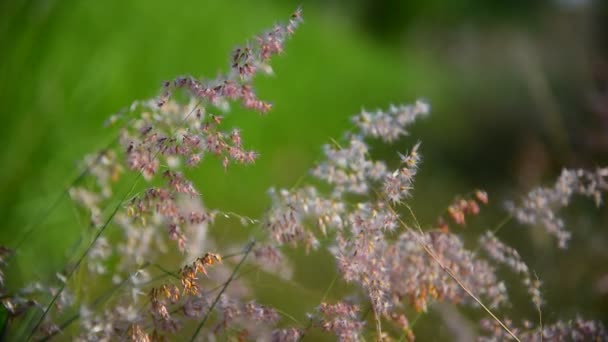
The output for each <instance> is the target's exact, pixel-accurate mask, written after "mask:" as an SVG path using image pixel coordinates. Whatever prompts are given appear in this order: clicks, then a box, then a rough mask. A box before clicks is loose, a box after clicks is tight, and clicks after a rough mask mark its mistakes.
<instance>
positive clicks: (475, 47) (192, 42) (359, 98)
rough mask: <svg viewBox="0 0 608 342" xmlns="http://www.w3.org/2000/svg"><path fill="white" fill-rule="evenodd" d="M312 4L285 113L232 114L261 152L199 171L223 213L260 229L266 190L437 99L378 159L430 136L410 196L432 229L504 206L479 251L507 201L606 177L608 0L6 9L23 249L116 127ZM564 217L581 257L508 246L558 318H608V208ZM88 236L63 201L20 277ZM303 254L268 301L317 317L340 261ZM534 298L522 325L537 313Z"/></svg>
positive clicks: (7, 222)
mask: <svg viewBox="0 0 608 342" xmlns="http://www.w3.org/2000/svg"><path fill="white" fill-rule="evenodd" d="M298 5H302V7H303V9H304V17H305V23H304V24H303V25H302V26H301V28H300V29H299V31H298V32H297V34H296V35H295V36H294V38H293V39H292V40H291V41H290V42H289V43H288V45H287V48H286V53H285V54H284V55H283V56H280V57H278V58H275V59H274V61H273V67H274V70H275V74H276V75H275V76H273V77H270V78H263V77H260V78H258V79H257V80H256V86H257V88H258V93H259V95H260V96H261V97H262V98H264V99H268V100H271V101H272V102H273V104H274V109H273V111H272V112H271V113H270V115H268V116H266V117H262V116H258V115H256V114H252V113H248V112H244V111H238V110H237V111H235V112H234V113H233V114H231V116H230V117H229V119H228V120H229V124H230V125H234V126H238V127H240V128H242V131H243V139H244V141H246V143H247V146H249V147H253V148H254V149H256V150H257V151H259V152H260V154H261V158H260V159H259V161H258V162H257V163H256V164H255V165H254V166H251V167H237V166H234V167H231V168H229V169H228V171H224V170H223V169H222V167H221V166H220V165H219V163H217V162H214V161H212V160H208V161H206V162H205V163H203V166H202V167H201V168H199V169H198V170H197V171H196V172H195V173H193V174H192V176H193V177H194V179H195V181H196V185H197V186H198V188H199V189H200V191H201V192H202V193H203V195H204V201H205V204H206V205H207V206H208V207H213V208H222V209H223V210H227V211H234V212H237V213H242V214H244V215H248V216H252V217H257V216H259V215H260V214H261V213H263V212H264V210H265V209H266V208H267V207H268V204H269V202H270V201H269V198H268V196H267V195H266V191H267V189H268V188H269V187H271V186H276V187H291V186H292V185H294V184H295V183H296V182H297V181H298V180H299V179H300V178H301V177H302V176H303V175H306V174H307V171H308V169H309V168H310V167H311V166H312V165H313V164H314V162H315V160H318V159H319V158H320V156H321V145H322V144H324V143H327V142H328V141H329V139H330V138H338V139H339V138H340V137H341V136H342V132H343V131H344V130H346V129H348V128H349V127H350V121H349V117H350V116H351V115H353V114H355V113H357V112H358V111H359V110H360V109H361V108H366V109H376V108H384V107H386V106H388V105H389V104H391V103H401V102H413V101H414V100H415V99H417V98H425V99H427V100H428V101H429V102H430V103H431V106H432V115H431V116H430V117H428V118H426V119H424V120H423V121H421V122H418V123H416V124H415V125H414V126H413V128H412V130H411V135H410V137H408V138H407V139H404V140H403V141H401V142H400V143H399V144H397V145H396V146H391V147H389V148H383V147H380V146H378V147H377V148H376V149H375V151H374V153H376V156H378V157H386V158H394V157H396V156H395V154H394V150H395V149H397V150H399V151H405V150H407V149H408V147H411V146H412V145H413V144H414V143H415V142H416V141H418V140H420V141H422V143H423V144H422V154H423V156H424V163H423V166H422V169H421V170H420V173H419V176H418V178H417V181H416V184H415V192H414V198H413V199H412V202H411V203H412V206H413V207H414V209H415V210H416V212H417V214H418V218H419V219H420V220H421V221H422V222H424V223H426V224H432V223H433V222H434V221H435V219H436V217H437V215H439V214H440V213H441V212H442V211H443V210H444V209H445V208H446V207H447V206H448V205H449V204H450V202H451V201H452V200H453V199H454V197H455V196H457V195H458V194H464V193H468V192H470V191H471V190H472V189H475V188H483V189H486V190H487V191H488V192H489V194H490V199H491V205H490V206H489V207H488V208H484V210H483V213H482V215H481V216H480V217H479V218H476V219H475V220H473V221H472V222H471V223H470V225H469V227H467V228H466V229H465V230H463V232H462V233H463V234H464V235H465V236H469V237H471V241H474V238H475V237H476V236H478V234H479V233H480V232H481V231H483V230H485V229H489V228H492V227H493V226H495V225H496V224H497V223H498V222H500V221H501V219H502V218H504V216H505V212H504V210H503V203H504V201H505V200H509V199H517V198H519V196H521V195H522V194H524V193H525V192H526V191H527V190H529V189H530V188H531V187H533V186H535V185H538V184H546V185H550V184H552V182H553V181H554V180H555V178H556V177H557V176H558V175H559V172H560V170H561V168H562V167H587V168H595V167H597V166H604V165H607V164H608V24H607V23H608V3H607V2H606V1H602V0H597V1H592V0H552V1H549V0H545V1H525V0H513V1H508V2H498V1H482V0H462V1H449V2H448V1H438V0H433V1H398V0H356V1H347V0H334V1H303V2H294V1H269V0H268V1H266V0H264V1H255V2H253V1H244V0H243V1H240V0H235V1H200V0H184V1H179V2H169V1H150V0H133V1H118V0H106V1H74V0H63V1H53V0H47V1H42V0H40V1H27V0H13V1H5V2H1V3H0V115H1V116H0V118H1V123H0V218H1V220H0V243H1V244H3V245H8V246H9V247H10V246H12V245H14V244H15V243H16V241H18V240H19V239H20V238H21V237H22V236H23V233H24V229H25V227H27V226H28V224H31V223H32V221H35V220H36V219H37V217H39V215H40V214H41V213H42V212H44V210H45V209H46V208H48V206H49V205H50V203H52V201H53V200H54V199H55V198H56V197H57V196H58V195H59V194H60V193H61V192H62V191H63V189H64V187H65V186H66V185H67V184H68V183H69V181H70V180H71V179H73V177H75V176H76V174H77V165H78V161H79V160H80V159H81V158H82V156H83V155H85V154H86V153H89V152H91V151H94V150H96V149H98V148H101V147H102V146H104V145H106V144H107V142H108V141H110V140H111V139H112V137H113V134H114V133H113V132H110V131H109V130H107V129H105V128H104V126H103V123H104V120H105V119H106V118H107V117H108V116H109V115H110V114H112V113H114V112H116V111H118V110H119V109H121V108H123V107H125V106H128V105H129V104H130V103H131V102H133V101H134V100H136V99H142V98H149V97H153V96H155V95H156V94H157V92H158V90H159V88H160V84H161V82H162V81H163V80H166V79H171V78H173V77H174V76H176V75H184V74H191V75H194V76H207V77H213V76H215V75H216V74H217V73H218V72H220V71H223V70H226V69H227V67H228V65H227V57H228V54H229V52H230V51H231V49H232V48H234V47H235V46H236V45H238V44H241V43H242V42H244V41H245V40H247V39H248V38H249V37H251V36H252V35H254V34H255V33H257V32H259V31H260V30H263V29H265V28H267V27H269V26H270V25H272V24H273V23H274V22H276V21H280V20H283V19H284V18H287V16H288V15H289V14H290V13H291V12H292V11H293V10H294V9H295V8H296V7H297V6H298ZM565 214H566V216H567V222H568V226H569V228H570V229H571V231H572V232H573V240H572V241H571V244H570V248H569V249H568V250H565V251H563V250H558V249H557V248H556V247H555V243H554V241H553V240H552V238H550V237H548V236H547V235H545V234H543V233H542V232H540V231H538V230H535V229H529V228H526V227H521V226H518V225H516V224H515V223H510V224H508V225H507V226H506V227H505V228H503V229H502V230H501V233H500V237H501V238H502V239H504V240H505V241H507V242H508V243H510V244H511V245H513V246H514V247H516V248H517V249H518V250H519V251H520V252H521V254H522V255H523V256H524V258H525V260H526V261H527V262H528V263H529V265H530V266H531V268H532V269H534V270H535V271H536V273H537V274H538V276H539V277H540V278H541V279H542V280H543V281H544V282H545V296H546V299H547V302H548V304H547V307H546V308H545V311H544V313H543V314H544V318H545V320H546V321H548V322H549V321H553V320H555V319H558V318H566V319H567V318H573V317H575V315H576V314H577V313H580V314H581V315H582V316H583V317H585V318H598V319H601V320H603V321H604V323H606V322H608V266H607V265H608V263H607V262H608V231H607V230H606V224H607V223H608V211H607V210H606V209H601V208H600V209H596V208H595V206H594V204H593V203H591V201H584V200H581V201H575V202H574V204H573V205H572V206H571V207H570V208H568V210H567V211H566V213H565ZM223 225H224V226H226V227H222V226H221V224H220V227H217V228H213V229H212V230H211V234H213V235H214V236H215V237H216V239H218V240H219V241H223V242H225V243H228V242H229V241H234V240H235V239H236V240H237V241H245V240H244V239H245V237H246V236H247V233H246V231H244V229H243V228H242V227H238V228H231V227H229V225H230V223H229V222H224V223H223ZM81 230H82V227H81V226H80V225H79V224H78V221H77V220H76V219H75V215H74V207H73V205H72V204H71V203H70V200H69V199H68V198H65V199H64V200H63V201H62V202H61V203H60V204H59V206H58V207H57V209H56V210H54V211H53V213H52V214H51V215H50V216H49V217H48V218H45V220H44V223H43V224H42V225H41V228H39V229H37V231H36V234H33V235H32V236H30V237H28V240H27V241H26V243H25V244H24V245H23V247H22V251H21V252H20V253H21V254H22V256H21V257H20V258H19V260H20V261H19V264H18V265H16V266H13V267H11V268H10V269H9V274H8V277H9V279H10V280H11V281H13V282H14V283H19V282H21V281H31V280H40V279H51V278H52V277H53V274H54V273H55V272H57V271H58V270H60V269H61V268H62V267H63V266H64V265H65V263H66V260H67V259H68V257H69V255H70V254H69V252H67V251H70V250H71V249H70V248H72V246H74V244H75V243H77V241H79V239H80V237H81V234H80V231H81ZM295 254H297V253H295ZM296 258H297V260H299V262H298V268H297V270H296V274H295V280H296V281H297V283H298V284H299V287H298V288H292V289H291V290H290V291H288V292H286V293H284V294H282V295H279V296H278V295H276V293H277V288H278V287H280V286H282V285H280V284H279V285H276V281H274V280H268V279H267V280H265V279H263V278H262V279H258V285H259V289H258V290H259V296H260V298H261V299H262V300H265V301H267V302H270V303H278V305H279V306H282V307H284V308H286V309H285V310H290V311H291V313H293V314H294V315H295V316H299V317H300V318H301V317H303V315H304V313H305V312H307V311H310V310H312V307H311V306H310V303H316V302H318V300H319V299H320V297H321V295H322V294H323V292H324V290H325V289H326V288H327V286H328V284H329V282H330V280H331V278H332V276H330V275H331V274H333V272H334V265H333V264H331V263H327V262H324V263H320V262H318V261H319V260H322V259H321V258H320V257H319V256H312V257H309V258H305V257H303V256H299V255H296ZM506 276H507V277H508V275H506ZM513 284H516V285H517V284H518V282H517V280H516V279H514V281H513ZM514 287H517V286H514ZM341 290H343V287H341V286H336V287H334V288H333V290H332V291H331V295H332V296H334V297H338V296H339V295H340V291H341ZM519 297H521V298H519V299H518V297H517V296H515V299H514V307H515V312H516V313H518V314H520V315H521V317H527V318H530V319H533V318H534V317H535V316H534V311H533V310H532V308H530V307H529V306H530V305H527V304H526V298H525V296H524V295H521V296H519ZM285 303H287V304H285ZM307 305H308V306H307ZM520 307H521V309H519V308H520ZM428 316H429V317H428V318H426V319H422V320H420V322H418V323H417V325H416V328H415V331H416V332H417V333H419V334H420V336H423V337H424V336H426V337H427V338H429V339H430V338H432V339H449V333H448V332H446V331H444V328H437V326H438V325H437V317H438V316H437V314H435V313H433V312H432V311H431V312H430V313H429V314H428ZM439 326H441V325H439Z"/></svg>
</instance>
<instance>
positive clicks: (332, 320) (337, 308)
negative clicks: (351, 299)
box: [317, 302, 365, 342]
mask: <svg viewBox="0 0 608 342" xmlns="http://www.w3.org/2000/svg"><path fill="white" fill-rule="evenodd" d="M317 310H318V311H319V313H320V315H321V323H320V324H321V329H323V330H325V331H327V332H331V333H333V334H334V335H336V337H337V338H338V340H339V341H342V342H350V341H353V342H354V341H359V339H360V337H361V331H362V330H363V327H364V326H365V322H362V321H360V320H359V318H358V317H357V315H358V313H359V307H358V306H356V305H351V304H347V303H344V302H338V303H336V304H327V303H321V305H320V306H319V307H318V308H317Z"/></svg>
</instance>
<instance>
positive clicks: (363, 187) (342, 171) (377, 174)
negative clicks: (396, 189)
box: [312, 136, 386, 197]
mask: <svg viewBox="0 0 608 342" xmlns="http://www.w3.org/2000/svg"><path fill="white" fill-rule="evenodd" d="M368 150H369V149H368V146H367V144H366V143H365V142H364V141H363V139H362V137H360V136H352V137H351V138H350V140H349V142H348V145H347V146H346V147H341V146H335V145H325V146H323V152H324V154H325V161H324V162H321V163H319V164H318V165H317V166H316V167H315V168H314V169H313V170H312V175H313V176H315V177H316V178H318V179H320V180H323V181H325V182H327V183H328V184H330V185H331V186H332V187H333V189H334V190H333V196H334V197H340V196H342V195H343V194H344V193H352V194H359V195H365V194H367V192H368V191H369V189H370V184H369V183H370V182H369V180H370V179H372V180H377V179H381V178H382V177H384V176H385V170H386V166H385V165H384V163H382V162H373V161H372V160H370V159H368V152H369V151H368Z"/></svg>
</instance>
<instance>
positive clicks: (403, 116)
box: [353, 100, 430, 143]
mask: <svg viewBox="0 0 608 342" xmlns="http://www.w3.org/2000/svg"><path fill="white" fill-rule="evenodd" d="M429 112H430V106H429V105H428V104H427V103H426V102H424V101H422V100H418V101H416V104H415V105H400V106H390V107H389V109H388V110H386V111H382V110H377V111H376V112H368V111H365V110H362V111H361V113H359V114H358V115H356V116H355V117H353V122H354V123H355V125H356V126H357V128H359V131H360V132H361V134H363V135H364V136H369V137H373V138H380V139H381V140H382V141H384V142H386V143H391V142H394V141H395V140H397V139H398V138H399V137H401V136H404V135H407V134H408V133H407V130H406V128H407V126H408V125H409V124H411V123H412V122H414V121H415V120H416V119H417V118H418V117H420V116H425V115H427V114H428V113H429Z"/></svg>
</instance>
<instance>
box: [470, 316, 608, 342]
mask: <svg viewBox="0 0 608 342" xmlns="http://www.w3.org/2000/svg"><path fill="white" fill-rule="evenodd" d="M503 322H504V323H505V324H507V325H508V326H509V327H510V328H509V329H511V331H513V332H514V333H515V335H516V336H517V337H518V338H519V339H520V340H521V341H531V342H537V341H538V342H540V341H576V342H578V341H580V342H582V341H608V330H607V329H606V327H605V326H604V325H603V324H602V322H600V321H588V320H584V319H582V318H576V319H573V320H569V321H556V322H554V323H550V324H549V323H547V322H543V325H542V329H539V327H536V326H534V324H532V322H523V324H522V325H523V326H522V327H515V326H514V324H513V322H512V321H511V320H504V321H503ZM481 328H482V331H483V332H484V333H485V335H484V336H481V337H480V338H479V341H488V342H490V341H507V340H508V341H510V340H512V338H511V336H510V335H508V334H506V333H505V331H504V329H502V328H501V327H500V326H499V325H498V323H497V322H496V321H495V320H490V319H484V320H482V321H481Z"/></svg>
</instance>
